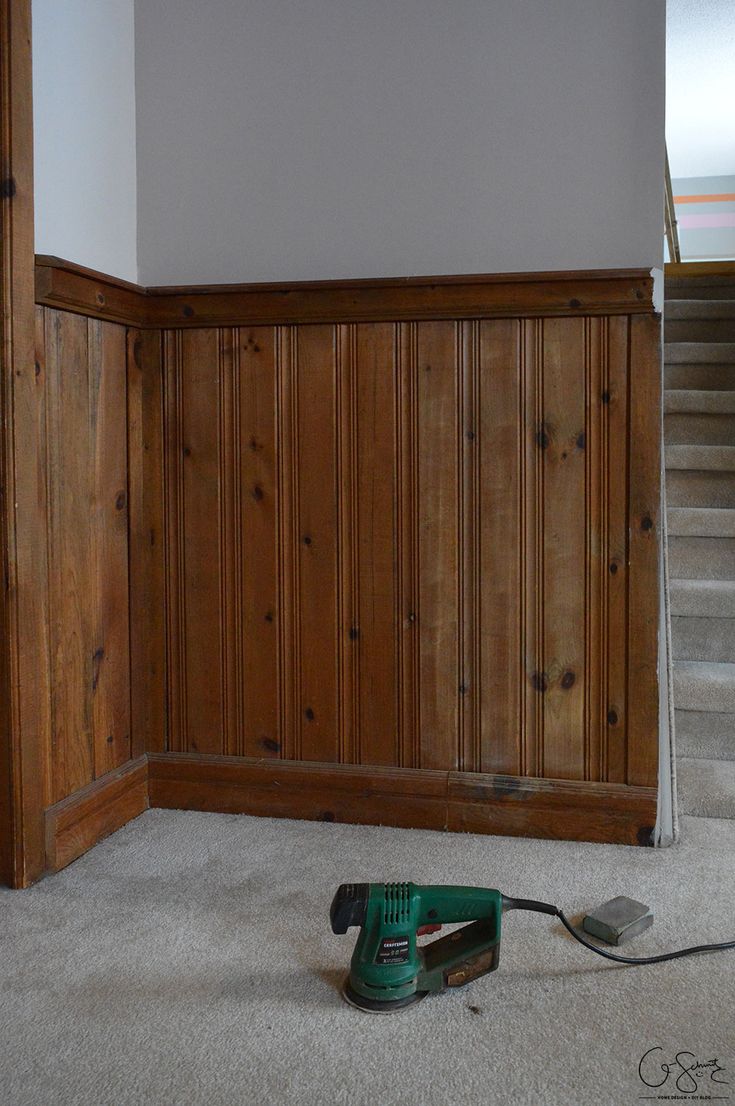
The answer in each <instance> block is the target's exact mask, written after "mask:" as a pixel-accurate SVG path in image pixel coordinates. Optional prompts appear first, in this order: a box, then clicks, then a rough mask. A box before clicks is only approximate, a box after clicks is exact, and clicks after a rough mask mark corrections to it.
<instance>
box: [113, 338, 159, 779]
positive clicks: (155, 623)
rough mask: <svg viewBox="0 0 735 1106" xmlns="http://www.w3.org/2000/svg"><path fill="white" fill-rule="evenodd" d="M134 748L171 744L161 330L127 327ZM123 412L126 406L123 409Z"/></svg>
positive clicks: (136, 754)
mask: <svg viewBox="0 0 735 1106" xmlns="http://www.w3.org/2000/svg"><path fill="white" fill-rule="evenodd" d="M127 346H128V348H127V373H128V381H127V393H128V411H127V415H128V514H129V542H130V558H129V561H130V581H129V583H130V590H129V603H130V699H131V703H130V709H131V755H132V757H133V758H137V757H139V756H141V755H142V754H143V753H145V752H163V751H164V749H165V748H166V737H167V734H166V635H165V623H164V619H165V602H164V596H165V561H164V536H165V520H164V496H163V438H162V435H163V425H162V418H163V406H162V400H163V390H162V359H161V358H162V351H161V335H160V333H159V332H158V331H155V330H142V331H141V330H136V329H131V330H128V334H127ZM118 414H119V413H118Z"/></svg>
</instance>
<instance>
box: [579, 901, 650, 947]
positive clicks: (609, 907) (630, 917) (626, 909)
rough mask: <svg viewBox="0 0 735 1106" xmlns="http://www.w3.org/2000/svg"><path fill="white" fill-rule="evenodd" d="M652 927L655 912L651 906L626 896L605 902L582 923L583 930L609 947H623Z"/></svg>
mask: <svg viewBox="0 0 735 1106" xmlns="http://www.w3.org/2000/svg"><path fill="white" fill-rule="evenodd" d="M652 925H653V912H652V910H651V908H650V906H646V905H645V904H644V903H642V902H636V901H635V899H629V898H627V897H626V896H625V895H618V897H617V898H616V899H610V900H609V901H608V902H604V903H603V904H602V906H598V907H597V909H596V910H593V911H592V912H591V913H589V914H587V915H585V918H584V921H583V922H582V928H583V929H585V930H586V931H587V933H591V934H592V936H593V937H599V938H600V940H601V941H607V943H608V945H623V944H625V942H626V941H630V940H631V939H632V938H633V937H637V936H638V934H639V933H643V931H644V929H648V927H649V926H652Z"/></svg>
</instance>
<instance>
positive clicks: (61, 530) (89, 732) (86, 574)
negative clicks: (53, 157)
mask: <svg viewBox="0 0 735 1106" xmlns="http://www.w3.org/2000/svg"><path fill="white" fill-rule="evenodd" d="M46 373H47V387H48V393H47V420H48V421H47V440H48V482H49V485H48V486H49V515H50V527H49V529H50V533H49V578H50V591H51V599H50V608H51V611H50V635H51V679H52V699H51V706H52V742H51V748H52V771H53V790H52V796H53V800H54V802H56V801H58V800H59V799H62V798H64V797H65V796H67V795H70V794H71V793H72V792H73V791H77V790H78V789H79V788H80V787H84V785H85V784H88V783H91V781H92V780H93V779H94V767H95V765H94V751H95V750H94V736H93V719H92V686H93V680H94V679H95V677H96V674H97V673H96V669H97V666H98V658H96V657H95V653H96V650H97V645H96V643H95V635H94V632H93V627H94V608H93V591H92V588H91V586H90V584H91V581H92V559H91V549H90V506H91V502H90V490H91V489H90V474H91V472H92V467H93V462H94V452H93V449H92V447H91V442H90V434H89V360H88V346H87V320H86V319H85V318H83V317H82V316H80V315H71V314H69V313H67V312H58V311H48V312H47V318H46Z"/></svg>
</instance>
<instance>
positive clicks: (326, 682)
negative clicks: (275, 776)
mask: <svg viewBox="0 0 735 1106" xmlns="http://www.w3.org/2000/svg"><path fill="white" fill-rule="evenodd" d="M335 342H336V332H335V327H332V326H304V327H300V328H299V331H298V336H297V372H298V462H297V463H298V467H299V488H298V491H299V499H298V520H299V536H300V541H299V554H298V555H299V562H300V564H299V584H300V595H299V605H300V632H301V640H300V643H299V649H300V657H301V666H300V677H301V681H300V682H301V701H300V704H299V725H298V728H297V750H296V755H297V757H300V758H301V759H303V760H318V761H326V762H330V761H336V760H337V759H338V755H339V735H338V733H337V718H338V707H337V596H336V592H337V483H336V480H337V475H336V455H337V454H336V446H337V441H336V438H337V430H336V384H335V368H336V366H335Z"/></svg>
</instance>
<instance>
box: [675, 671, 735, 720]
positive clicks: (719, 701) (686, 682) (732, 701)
mask: <svg viewBox="0 0 735 1106" xmlns="http://www.w3.org/2000/svg"><path fill="white" fill-rule="evenodd" d="M674 706H675V707H676V709H677V710H697V711H705V712H706V713H714V714H735V686H733V685H732V684H727V683H726V684H722V683H712V684H709V683H708V684H704V683H702V681H701V680H694V679H691V678H689V677H688V675H687V674H686V673H682V672H679V671H677V670H676V668H674Z"/></svg>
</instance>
